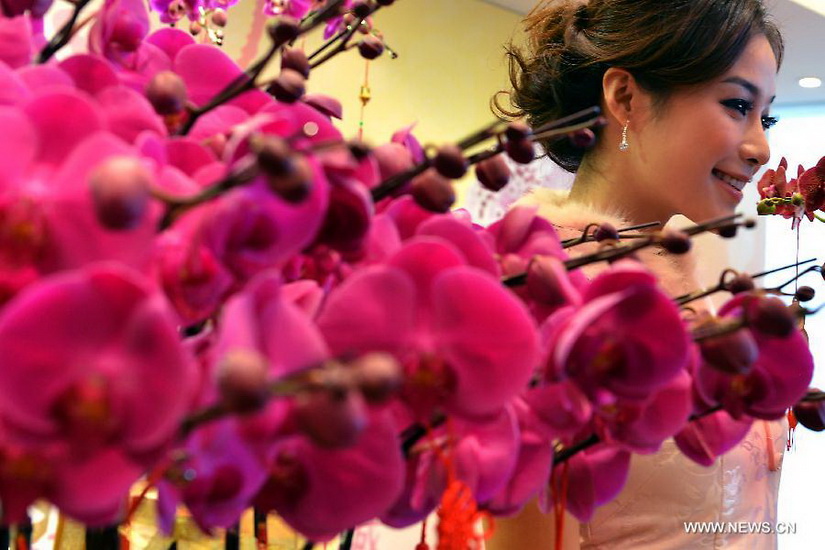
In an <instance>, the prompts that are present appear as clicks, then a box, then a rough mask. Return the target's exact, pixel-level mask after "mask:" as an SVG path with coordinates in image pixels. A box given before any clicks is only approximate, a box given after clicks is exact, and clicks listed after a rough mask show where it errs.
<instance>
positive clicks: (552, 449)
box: [0, 0, 825, 549]
mask: <svg viewBox="0 0 825 550" xmlns="http://www.w3.org/2000/svg"><path fill="white" fill-rule="evenodd" d="M232 3H233V2H226V1H220V0H219V1H208V2H200V1H199V2H192V1H188V0H184V1H182V0H173V1H172V2H166V1H154V0H153V1H152V2H151V7H152V9H153V10H155V11H157V12H158V13H159V14H160V17H161V20H162V21H165V22H173V21H177V20H179V19H182V18H187V19H189V20H191V21H192V24H191V26H190V28H189V29H188V30H190V31H191V33H193V34H196V35H197V34H198V33H199V32H202V29H203V28H204V27H210V26H211V27H212V28H221V27H222V26H223V24H225V11H224V10H226V9H228V8H230V6H231V4H232ZM392 3H393V2H392V0H375V1H373V0H356V1H353V2H349V1H347V2H344V1H342V0H327V1H317V0H316V1H311V2H310V1H308V0H307V1H299V0H271V1H270V2H268V3H266V10H267V13H268V14H270V15H271V16H273V19H272V20H271V21H270V23H269V25H268V33H269V38H270V40H271V47H270V49H269V51H268V52H267V53H265V54H264V55H263V57H262V58H261V59H260V60H258V61H257V62H256V63H255V64H253V65H252V66H251V67H249V68H241V67H238V66H237V65H236V64H235V63H234V62H233V61H232V60H231V59H230V58H229V57H228V56H226V55H225V54H224V53H223V52H222V51H221V50H220V49H219V48H218V47H217V46H215V45H213V44H202V43H198V42H197V41H196V40H195V39H193V38H192V36H191V34H190V33H189V32H186V31H183V30H180V29H177V28H169V27H166V28H162V29H160V30H156V31H151V29H150V25H149V17H148V13H147V11H146V10H147V6H146V5H145V3H144V2H141V1H137V0H106V2H105V3H104V4H103V5H102V8H101V9H100V11H99V12H98V13H97V14H96V15H95V16H94V17H93V20H92V22H91V29H90V33H89V39H88V52H86V53H79V54H74V55H71V56H67V57H61V56H60V55H56V54H58V53H59V52H60V51H61V48H62V47H63V46H64V45H65V43H66V41H67V40H68V37H69V36H71V35H72V33H73V32H74V30H75V27H76V25H78V24H81V23H78V22H77V19H78V15H79V14H80V12H81V11H82V10H83V9H84V8H85V6H86V4H87V1H85V0H80V1H78V2H74V3H73V7H74V15H73V17H72V18H71V19H70V20H69V21H68V22H67V24H66V26H65V27H64V28H63V29H61V30H59V31H58V32H57V34H56V35H55V36H54V37H48V40H47V39H46V37H44V36H43V34H42V33H43V26H42V18H43V15H44V13H45V12H46V10H47V9H48V8H49V5H50V2H43V1H40V0H38V1H29V2H14V3H11V4H9V3H8V2H7V3H5V4H4V9H3V14H2V17H0V26H2V32H0V82H2V86H0V125H2V127H3V129H4V131H3V133H2V135H0V155H2V158H3V165H4V170H3V171H2V173H0V352H1V353H0V355H2V357H3V363H2V366H0V503H2V507H0V510H2V513H1V514H0V524H2V526H3V527H2V529H0V533H1V534H2V536H3V537H5V539H6V540H5V542H6V543H7V542H8V537H9V533H10V529H11V528H15V527H20V526H25V525H26V523H27V521H28V517H27V507H28V506H29V505H31V504H32V503H34V502H35V501H36V500H38V499H45V500H47V501H49V502H50V503H51V504H53V505H54V506H56V507H57V508H59V509H60V511H61V513H63V514H65V515H67V516H68V517H71V518H73V519H75V520H78V521H80V522H83V523H84V524H86V525H87V526H89V527H90V530H89V532H90V533H94V532H97V531H96V530H98V529H101V528H102V529H109V530H114V529H116V527H117V525H118V524H121V523H123V522H128V521H130V519H131V516H130V512H129V507H127V502H128V496H129V493H130V488H131V487H132V486H133V485H134V484H135V483H136V482H138V481H139V480H143V481H144V483H146V484H148V485H149V486H151V487H153V488H156V489H157V494H158V498H157V509H158V522H159V526H160V527H161V528H162V529H164V530H166V531H167V532H169V531H170V530H171V528H172V525H173V524H174V521H175V517H176V514H177V513H180V512H179V506H181V505H182V506H185V507H186V508H187V510H188V513H189V514H191V517H192V518H193V519H194V520H195V522H196V523H197V525H198V526H199V528H200V529H202V530H203V531H204V532H206V533H218V531H217V530H218V529H227V528H229V529H231V528H232V527H233V526H234V525H236V524H237V522H238V519H239V517H240V515H241V514H242V513H243V512H244V510H246V509H249V508H254V509H255V510H256V511H257V512H258V513H259V514H266V513H270V512H271V513H277V514H278V515H279V516H280V517H281V518H282V519H283V520H284V521H285V522H286V523H287V524H289V525H290V526H291V527H292V528H293V529H295V530H296V531H297V532H299V533H301V534H302V535H303V536H305V537H307V539H308V541H310V542H308V543H307V546H308V547H311V546H312V543H314V542H320V541H328V540H331V539H332V538H334V537H335V536H337V535H338V534H340V533H341V532H342V531H346V530H351V529H354V528H356V527H358V526H359V525H360V524H363V523H364V522H367V521H368V520H371V519H374V518H380V520H381V521H383V522H385V523H386V524H387V525H390V526H404V525H410V524H412V523H415V522H417V521H420V520H421V519H423V518H425V517H427V516H428V515H429V514H431V513H432V512H434V511H435V512H437V514H438V516H439V517H440V518H441V522H442V525H441V526H440V527H439V532H440V533H441V540H440V541H439V543H438V548H444V549H447V548H463V547H468V546H467V545H469V544H470V541H474V542H473V544H475V543H476V542H478V539H479V537H480V538H483V535H479V533H477V532H475V531H474V530H473V529H472V525H473V524H474V522H476V521H478V520H479V519H480V518H483V517H487V516H490V515H506V514H512V513H515V512H517V511H518V510H519V509H521V507H523V506H524V505H525V504H526V503H527V502H528V501H530V500H531V499H532V498H534V497H536V496H540V497H541V498H540V500H541V501H542V503H543V505H544V506H545V507H546V508H547V509H550V508H551V507H556V508H559V507H561V508H564V507H566V508H567V509H569V510H570V512H572V513H573V514H574V515H575V516H577V517H578V518H579V519H582V520H586V519H587V518H588V517H590V516H591V514H592V513H593V510H594V508H595V507H596V506H598V505H600V504H603V503H605V502H607V501H609V500H610V499H612V498H613V497H615V495H616V494H617V493H618V491H619V490H620V489H621V488H622V486H623V484H624V479H625V477H626V474H627V469H628V464H629V459H630V456H631V455H632V453H651V452H655V451H656V450H657V449H658V448H659V446H660V445H661V444H662V442H663V441H664V440H666V439H668V438H670V437H674V438H675V440H676V442H677V444H678V445H679V447H680V448H681V449H682V450H683V452H684V453H685V454H686V455H687V456H689V457H690V458H691V459H693V460H695V461H696V462H699V463H701V464H708V463H712V462H713V460H715V459H716V458H717V457H718V456H720V455H721V454H723V453H724V452H725V451H726V450H728V449H730V448H731V446H732V445H734V444H735V443H736V442H737V441H738V440H739V439H740V438H741V437H743V436H744V434H745V432H746V430H747V427H748V426H749V425H750V422H751V421H752V419H753V418H775V417H777V416H779V415H781V414H783V412H784V411H785V409H787V408H788V407H792V406H793V405H795V404H796V403H798V402H799V401H800V400H803V398H805V397H806V396H807V398H809V401H811V402H817V400H819V399H820V397H821V396H819V395H818V394H815V392H814V393H806V391H807V388H808V384H809V382H810V378H811V373H812V359H811V356H810V352H809V351H808V349H807V347H806V345H805V343H804V340H803V337H802V335H801V333H800V332H799V330H798V329H797V327H796V323H795V321H796V319H797V318H799V317H801V316H804V315H805V314H807V313H810V312H809V311H808V310H806V309H804V308H802V307H799V306H794V307H793V308H790V307H787V306H785V305H784V304H783V303H782V302H779V301H778V300H777V299H776V298H775V297H773V296H774V295H775V294H777V293H778V292H777V291H776V290H775V289H759V288H756V287H755V286H754V285H753V284H752V281H751V284H750V285H731V284H726V285H720V288H719V289H716V290H727V291H730V292H731V293H733V294H735V296H734V297H733V298H731V300H730V301H729V302H728V304H727V305H726V306H725V307H724V308H722V310H721V311H720V312H719V315H718V316H716V317H701V318H700V319H699V320H696V322H692V321H691V319H690V316H686V315H684V311H683V309H682V306H685V305H686V304H687V303H688V302H689V301H690V299H691V297H682V299H680V300H674V299H672V298H671V297H668V296H667V295H666V294H665V293H664V292H663V291H662V290H661V288H660V287H659V285H658V282H657V280H656V277H655V275H653V274H652V273H650V272H649V271H648V270H647V269H646V268H645V267H643V266H642V265H641V264H640V263H638V262H637V261H635V260H634V259H633V258H632V255H633V252H635V251H637V250H639V249H641V248H643V247H662V248H664V249H666V250H668V251H670V252H673V253H679V252H684V251H686V250H687V249H688V248H689V247H690V237H691V236H692V235H695V234H698V233H701V232H704V231H711V230H713V231H717V232H719V233H720V234H722V235H727V236H730V234H732V233H735V232H736V229H737V228H739V227H743V226H748V225H749V222H746V221H742V220H740V219H739V218H738V217H736V216H733V217H728V218H725V219H721V220H713V221H711V222H708V223H705V224H701V225H697V226H693V227H692V228H689V229H688V230H686V231H685V232H674V231H672V230H659V229H657V228H613V227H611V226H608V225H606V224H605V225H602V226H599V227H593V228H588V229H587V230H586V231H585V232H584V233H583V234H582V236H581V238H580V239H575V240H574V242H570V241H561V240H560V239H559V237H558V235H557V234H556V232H555V230H554V228H553V225H552V223H551V222H550V221H548V220H545V219H542V218H540V217H538V216H537V215H536V211H535V210H534V209H531V208H514V209H512V210H511V211H510V212H509V213H508V214H507V215H506V216H505V217H504V218H503V219H502V220H500V221H498V222H496V223H495V224H493V225H491V226H490V227H487V228H484V227H481V226H479V225H477V224H475V223H474V222H473V220H472V219H471V217H470V216H469V215H468V214H467V213H466V212H463V211H460V210H455V211H453V210H452V208H453V206H454V201H455V193H454V191H453V187H452V185H453V180H455V179H457V178H460V177H462V176H463V175H464V174H465V173H466V172H467V170H468V169H469V167H471V166H475V167H476V170H477V173H478V178H479V180H480V181H481V182H482V183H484V184H485V185H487V186H488V187H489V188H491V189H500V188H501V187H502V186H503V185H504V184H506V181H507V173H508V171H507V167H506V164H504V163H503V162H501V159H502V156H501V155H509V156H510V157H511V158H512V159H513V160H514V161H516V162H521V163H527V162H530V161H531V160H532V159H533V155H534V149H533V142H534V140H537V139H548V138H555V139H568V140H571V141H572V142H573V143H574V144H576V145H578V146H582V147H588V146H592V144H593V141H594V139H595V134H594V133H593V131H592V129H593V128H595V127H598V126H599V125H600V124H601V123H602V120H601V119H600V117H599V113H598V109H596V108H594V109H589V110H586V111H583V112H581V113H576V114H575V115H572V116H571V117H567V118H565V119H562V120H558V121H552V122H549V123H547V124H545V125H544V126H542V127H540V128H534V129H530V128H528V127H527V126H525V125H523V124H521V123H518V122H515V123H510V124H506V123H504V122H495V123H493V124H491V125H489V126H488V127H485V128H482V129H480V130H479V131H477V132H474V133H472V134H470V135H469V136H468V137H467V138H465V139H463V140H461V141H459V142H457V143H455V144H442V145H440V146H438V147H430V146H426V147H422V145H421V144H420V143H419V142H418V141H417V139H416V138H415V136H414V131H413V130H414V129H413V128H412V127H408V128H404V129H401V130H399V131H398V132H397V133H396V135H395V136H393V138H392V140H391V141H390V143H387V144H383V145H379V146H376V147H368V146H367V145H366V144H365V143H363V142H361V141H358V140H354V141H347V139H346V138H345V136H343V135H342V133H341V132H340V131H339V130H338V129H337V128H336V126H335V123H334V119H335V118H340V116H341V113H340V105H339V104H338V103H337V101H336V100H335V99H334V98H330V97H326V96H322V95H313V96H306V95H305V94H304V89H303V82H304V80H305V79H306V77H307V75H308V74H309V71H310V69H311V68H312V67H315V66H317V65H319V64H320V63H324V62H326V61H328V60H330V59H332V58H333V57H335V55H337V54H340V53H342V52H345V51H346V50H348V49H350V48H351V47H352V46H353V44H352V43H351V42H350V41H351V40H352V39H353V36H354V35H355V33H356V32H361V33H363V34H364V38H360V39H359V40H360V42H358V43H357V45H358V50H359V52H360V53H361V55H363V56H364V57H367V58H372V57H375V56H376V55H380V54H381V51H382V50H383V47H384V44H383V42H381V41H382V38H381V36H380V33H377V32H375V31H374V29H373V28H372V26H371V23H369V21H370V18H371V17H372V16H373V15H374V14H375V13H376V12H378V11H379V10H381V9H384V8H386V7H387V6H389V5H390V4H392ZM221 14H223V15H221ZM205 17H208V18H209V21H208V22H206V23H205V22H204V18H205ZM316 30H317V32H319V33H321V32H324V30H325V31H326V38H327V42H325V45H324V46H322V49H321V50H319V51H318V52H314V53H310V54H307V53H306V52H304V51H303V50H301V49H300V47H299V46H296V45H295V44H297V43H298V41H297V40H296V39H298V38H299V37H301V36H302V35H304V34H307V33H310V32H314V31H316ZM215 41H216V42H219V40H215ZM376 41H377V42H376ZM276 57H280V60H281V71H280V73H279V75H278V76H277V77H275V78H273V79H270V80H268V81H263V79H262V78H261V73H262V70H263V68H264V67H265V66H266V65H267V64H268V63H269V62H270V61H271V60H272V59H274V58H276ZM424 114H426V113H424ZM490 142H492V143H493V144H492V146H490V145H489V144H490ZM484 147H486V148H484ZM820 164H822V163H820ZM786 168H787V167H786V166H785V167H784V168H783V167H780V170H777V171H776V172H773V173H771V174H770V176H766V178H768V179H767V180H765V181H764V183H766V184H769V185H767V186H766V187H767V188H768V190H766V191H765V196H766V197H768V198H769V200H770V201H774V202H771V204H772V205H773V204H774V203H776V208H777V210H779V209H789V210H782V212H783V213H788V212H790V214H791V215H793V216H794V217H800V216H798V215H797V214H798V212H802V210H797V209H798V208H804V212H805V213H808V212H812V211H813V210H816V209H819V208H820V207H821V206H822V202H823V200H825V199H823V197H822V196H820V195H822V186H821V184H822V177H821V174H820V171H821V169H820V168H819V167H818V168H817V169H815V171H814V173H813V174H809V173H808V172H805V173H802V174H801V175H800V177H799V178H798V180H797V181H796V183H795V184H788V183H787V182H786V181H785V175H784V170H785V169H786ZM816 170H819V171H816ZM796 190H798V191H799V194H800V196H802V197H803V199H802V202H801V203H799V200H798V199H797V198H796V196H795V195H794V196H793V197H792V198H791V203H790V205H791V206H788V205H786V204H785V202H784V201H785V200H786V198H787V196H788V193H789V192H790V193H795V192H796ZM794 201H796V202H794ZM780 203H781V204H780ZM797 203H798V204H797ZM791 207H793V208H792V209H791ZM624 237H633V238H632V239H629V240H625V239H624ZM593 241H597V242H598V246H597V247H596V251H595V252H592V253H589V254H585V255H580V256H577V257H575V258H573V257H571V256H569V255H568V251H569V249H570V248H571V247H574V246H577V245H578V244H581V243H583V242H593ZM595 262H609V265H608V266H607V267H606V268H605V269H604V270H603V272H602V273H601V274H600V275H599V276H597V277H595V278H594V279H592V280H590V279H588V277H586V276H585V275H584V274H583V273H582V271H581V269H580V268H582V267H583V266H585V265H588V264H590V263H595ZM820 271H821V270H820ZM740 279H748V277H746V276H745V275H744V274H743V275H742V276H741V277H740ZM705 293H706V292H705ZM700 294H701V293H700ZM780 358H781V359H780ZM562 465H564V466H563V467H562ZM560 479H561V480H563V482H559V480H560ZM551 481H552V482H551ZM144 496H145V495H144ZM468 526H469V527H468ZM20 532H25V529H20ZM261 536H265V533H264V534H263V535H261ZM96 541H98V542H96ZM3 543H4V541H3V540H0V545H2V544H3ZM101 544H103V545H102V546H101ZM106 544H112V543H111V540H110V542H107V543H100V542H99V539H97V538H94V537H91V536H90V537H89V538H88V539H87V547H88V548H103V547H107V548H111V546H106ZM462 545H464V546H462Z"/></svg>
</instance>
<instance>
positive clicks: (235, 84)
mask: <svg viewBox="0 0 825 550" xmlns="http://www.w3.org/2000/svg"><path fill="white" fill-rule="evenodd" d="M86 1H88V0H86ZM343 1H344V0H333V1H332V2H330V3H328V4H327V5H326V6H325V7H324V8H322V9H321V10H320V11H318V12H317V14H316V15H315V16H314V17H313V18H312V19H310V20H309V21H308V22H306V23H305V24H303V25H301V28H300V30H299V31H298V36H301V35H303V34H306V33H307V32H309V31H311V30H312V29H314V28H315V27H317V26H318V25H320V24H321V23H323V22H324V21H326V20H327V19H329V18H330V17H332V16H333V15H334V14H335V13H337V11H338V7H339V6H340V5H341V4H342V3H343ZM284 44H285V42H274V41H273V42H272V44H270V46H269V50H268V51H267V52H266V53H265V54H264V55H263V56H262V57H261V58H260V59H259V60H258V61H256V62H255V63H253V64H252V66H251V67H249V68H248V69H247V70H246V71H244V72H243V73H241V74H240V75H238V77H237V78H235V79H233V80H232V81H231V82H230V83H229V84H227V85H226V86H225V87H224V89H223V90H221V91H220V92H218V94H217V95H216V96H215V97H214V98H213V99H212V100H211V101H209V102H208V103H207V104H206V105H204V106H202V107H197V108H195V109H193V110H192V111H190V113H189V118H188V119H187V120H186V122H185V123H184V125H183V127H182V128H181V130H180V134H181V135H186V134H188V133H189V131H190V130H191V129H192V127H193V126H194V125H195V123H196V122H197V121H198V119H199V118H200V117H201V116H203V115H204V114H206V113H208V112H209V111H211V110H212V109H215V108H216V107H218V106H220V105H223V104H224V103H226V102H227V101H230V100H232V99H234V98H235V97H237V96H239V95H240V94H242V93H244V92H246V91H249V90H251V89H253V88H255V87H256V84H255V81H256V80H257V78H258V77H259V76H260V74H261V73H262V72H263V70H264V68H266V66H267V65H268V64H269V62H270V61H272V58H273V57H275V54H276V53H278V51H279V50H280V49H281V47H282V46H283V45H284Z"/></svg>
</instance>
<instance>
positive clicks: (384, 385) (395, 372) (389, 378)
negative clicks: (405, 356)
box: [352, 352, 404, 403]
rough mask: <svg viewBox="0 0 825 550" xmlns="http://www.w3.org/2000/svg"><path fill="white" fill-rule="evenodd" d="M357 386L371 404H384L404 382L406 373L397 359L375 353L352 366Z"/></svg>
mask: <svg viewBox="0 0 825 550" xmlns="http://www.w3.org/2000/svg"><path fill="white" fill-rule="evenodd" d="M352 368H353V372H354V374H355V384H356V386H357V387H358V389H360V390H361V393H362V394H363V395H364V398H365V399H366V400H367V402H369V403H383V402H385V401H387V400H388V399H389V398H390V397H392V396H393V395H394V394H395V393H396V392H397V391H398V390H399V389H401V385H402V383H403V382H404V373H403V371H402V369H401V365H400V364H399V363H398V361H396V359H395V357H393V356H392V355H390V354H388V353H381V352H373V353H368V354H366V355H362V356H361V357H359V358H358V359H356V360H355V362H354V363H353V364H352Z"/></svg>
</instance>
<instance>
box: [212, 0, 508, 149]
mask: <svg viewBox="0 0 825 550" xmlns="http://www.w3.org/2000/svg"><path fill="white" fill-rule="evenodd" d="M255 4H256V3H255V2H254V1H253V0H243V1H242V2H240V3H239V4H238V5H236V6H235V7H233V8H231V10H230V23H229V25H228V27H227V30H226V40H225V44H224V49H225V51H226V52H227V53H228V54H229V55H230V56H231V57H232V58H233V59H236V60H237V59H239V58H240V56H241V51H242V48H243V46H244V43H245V42H246V40H247V37H248V33H249V29H250V28H252V24H253V21H252V17H253V15H255ZM519 21H520V16H519V15H518V14H516V13H513V12H510V11H507V10H504V9H502V8H499V7H496V6H493V5H490V4H487V3H484V2H481V1H479V0H396V2H395V4H393V5H392V6H390V7H389V8H383V9H381V10H380V11H379V12H378V13H377V14H376V16H375V18H374V23H375V26H376V28H378V29H380V30H381V31H382V32H383V33H384V36H385V39H386V41H387V43H388V44H389V45H390V46H391V47H392V48H393V49H394V50H396V51H397V52H398V53H399V57H398V58H397V59H390V57H389V56H388V55H387V54H386V52H385V54H384V55H383V56H381V57H380V58H378V59H377V60H375V61H373V62H371V64H370V69H369V80H370V88H371V91H372V99H371V101H370V102H369V104H368V106H367V109H366V114H365V129H364V138H365V140H366V141H368V142H369V143H372V144H379V143H382V142H384V141H387V140H388V139H389V137H390V136H391V135H392V133H393V132H394V131H395V130H397V129H399V128H401V127H403V126H406V125H409V124H411V123H413V122H417V126H416V129H415V135H416V136H417V137H418V138H419V139H420V140H421V141H422V143H426V142H430V143H435V144H439V143H444V142H447V141H456V140H458V139H461V138H462V137H463V136H465V135H467V134H468V133H470V132H472V131H473V130H475V129H477V128H479V127H481V126H483V125H485V124H487V123H488V122H490V121H492V120H493V117H492V114H491V112H490V108H489V101H490V97H491V96H492V95H493V94H494V93H495V92H496V91H498V90H500V89H502V88H505V87H506V86H507V70H506V66H505V63H504V49H503V44H504V43H505V42H507V41H509V40H510V39H511V38H512V37H513V34H514V32H516V30H517V28H518V27H519ZM319 36H320V32H317V33H316V34H315V35H314V36H311V37H310V39H308V41H307V46H306V48H307V51H312V49H314V46H317V44H318V43H319V42H318V39H319ZM265 44H266V39H265V38H264V40H263V41H262V42H261V47H263V46H265ZM260 50H261V48H259V51H260ZM364 65H365V61H364V60H363V59H362V58H361V57H360V56H359V55H358V52H357V51H349V52H345V53H342V54H340V55H339V56H338V57H337V58H335V59H333V60H332V61H330V62H329V64H327V65H323V66H321V67H319V68H318V69H317V70H316V71H315V72H313V74H312V75H311V77H310V80H309V82H308V90H309V91H310V92H319V93H326V94H328V95H332V96H334V97H336V98H338V99H339V100H340V101H341V102H342V104H343V107H344V120H343V122H342V123H341V124H340V125H339V126H340V128H341V129H342V131H343V132H344V135H345V136H347V137H354V136H355V135H356V133H357V129H358V117H359V110H360V102H359V100H358V94H359V91H360V87H361V83H362V82H363V79H364Z"/></svg>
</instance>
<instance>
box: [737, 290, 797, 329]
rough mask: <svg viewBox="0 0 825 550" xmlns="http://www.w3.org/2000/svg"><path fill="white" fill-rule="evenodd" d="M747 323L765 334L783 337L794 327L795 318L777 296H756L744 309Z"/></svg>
mask: <svg viewBox="0 0 825 550" xmlns="http://www.w3.org/2000/svg"><path fill="white" fill-rule="evenodd" d="M746 316H747V320H748V323H750V325H751V326H752V327H753V328H755V329H756V330H759V331H761V332H764V333H765V334H770V335H771V336H778V337H780V338H784V337H786V336H789V335H790V334H791V333H792V332H793V330H794V328H796V319H794V316H793V314H792V313H791V312H790V310H789V309H788V307H787V306H786V305H785V304H783V303H782V301H781V300H780V299H778V298H757V299H755V300H754V301H753V302H752V303H751V304H750V305H749V306H748V307H747V309H746Z"/></svg>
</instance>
